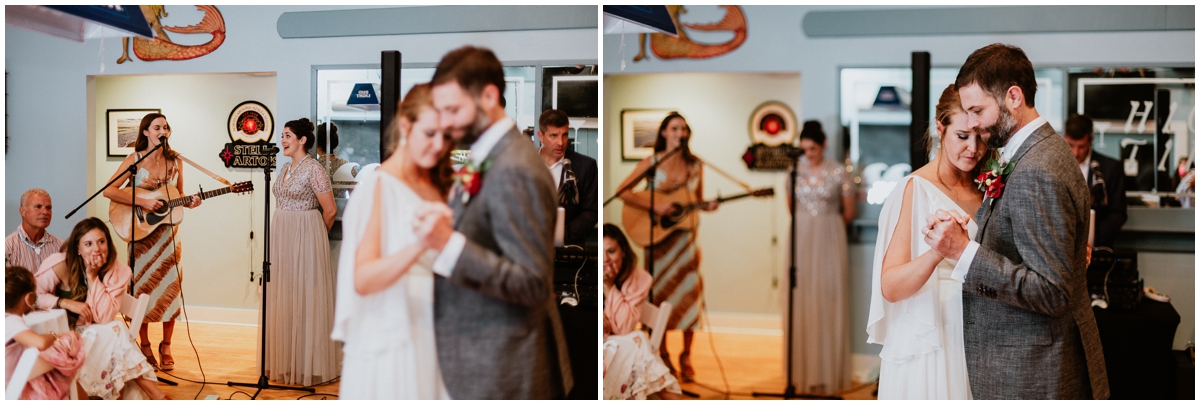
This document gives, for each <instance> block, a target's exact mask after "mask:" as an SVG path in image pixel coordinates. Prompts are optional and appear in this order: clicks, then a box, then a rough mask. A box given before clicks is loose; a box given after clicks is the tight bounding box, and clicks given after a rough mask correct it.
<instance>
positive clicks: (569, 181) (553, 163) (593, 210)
mask: <svg viewBox="0 0 1200 405" xmlns="http://www.w3.org/2000/svg"><path fill="white" fill-rule="evenodd" d="M567 124H568V122H567V113H564V112H562V111H560V110H546V111H545V112H543V113H542V116H541V117H539V118H538V140H540V141H541V142H542V148H541V149H539V150H538V154H540V155H541V156H542V161H544V162H545V163H546V166H549V167H550V176H551V177H553V178H554V186H555V187H557V188H558V206H559V207H563V208H564V209H565V210H566V215H565V218H564V221H563V222H564V224H563V233H564V235H563V241H564V243H565V244H567V245H579V246H583V245H584V244H585V243H587V241H589V240H593V241H594V240H596V222H597V218H599V216H598V215H597V214H598V211H597V206H596V193H597V191H598V190H597V188H596V187H597V186H596V172H597V170H596V160H595V159H592V158H590V157H587V156H584V155H583V154H580V153H578V152H575V151H573V150H569V149H568V148H567V143H568V142H569V141H570V140H569V139H568V138H567V132H569V129H568V127H567Z"/></svg>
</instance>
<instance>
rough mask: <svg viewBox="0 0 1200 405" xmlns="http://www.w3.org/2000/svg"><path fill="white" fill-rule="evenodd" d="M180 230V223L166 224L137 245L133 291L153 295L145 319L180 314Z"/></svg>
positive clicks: (161, 319)
mask: <svg viewBox="0 0 1200 405" xmlns="http://www.w3.org/2000/svg"><path fill="white" fill-rule="evenodd" d="M177 232H179V225H162V226H159V227H158V228H157V229H155V230H154V231H152V232H150V235H147V236H146V237H145V238H143V239H142V240H139V241H137V245H136V246H134V250H133V257H134V260H133V265H134V274H133V280H134V281H133V290H134V291H135V292H134V294H133V295H134V296H140V295H142V294H149V295H150V308H149V310H147V311H146V318H145V319H144V320H143V322H146V323H149V322H173V321H175V318H177V317H179V306H180V299H179V292H180V289H181V288H182V285H183V284H182V277H183V264H182V262H181V261H180V257H181V256H180V255H181V252H182V251H181V249H180V242H179V241H180V238H179V235H176V233H177ZM172 236H174V238H172ZM172 239H174V240H172ZM172 242H174V243H172ZM177 267H178V270H177V269H176V268H177ZM134 333H137V331H134Z"/></svg>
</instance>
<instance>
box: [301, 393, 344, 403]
mask: <svg viewBox="0 0 1200 405" xmlns="http://www.w3.org/2000/svg"><path fill="white" fill-rule="evenodd" d="M317 395H325V398H328V397H334V398H337V397H338V396H337V394H322V393H320V392H318V393H314V394H305V395H301V396H300V398H296V400H297V401H299V400H301V399H304V398H305V397H314V396H317ZM325 398H321V400H322V401H323V400H325Z"/></svg>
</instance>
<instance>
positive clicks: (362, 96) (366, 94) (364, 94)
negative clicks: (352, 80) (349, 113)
mask: <svg viewBox="0 0 1200 405" xmlns="http://www.w3.org/2000/svg"><path fill="white" fill-rule="evenodd" d="M346 106H347V107H350V108H357V109H360V110H364V111H378V110H379V97H378V96H377V95H376V93H375V86H374V85H373V84H371V83H356V84H355V85H354V89H353V90H351V91H350V99H348V100H346Z"/></svg>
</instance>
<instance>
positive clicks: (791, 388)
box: [753, 148, 842, 399]
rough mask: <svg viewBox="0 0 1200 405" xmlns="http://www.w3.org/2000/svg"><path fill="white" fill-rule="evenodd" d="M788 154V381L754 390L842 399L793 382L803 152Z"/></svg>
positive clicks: (786, 396)
mask: <svg viewBox="0 0 1200 405" xmlns="http://www.w3.org/2000/svg"><path fill="white" fill-rule="evenodd" d="M788 155H789V156H792V158H793V161H792V170H791V173H790V176H791V180H792V183H791V187H790V189H789V190H788V195H789V196H791V201H792V203H791V204H790V205H789V206H788V214H789V216H790V217H791V242H792V246H791V249H790V250H791V258H790V263H789V264H788V307H787V328H788V329H787V382H785V383H784V384H785V387H786V388H784V389H783V392H782V393H777V392H757V391H756V392H754V393H753V395H754V396H756V397H780V398H783V399H842V397H839V396H833V395H814V394H803V393H801V394H797V393H796V385H795V384H793V383H792V368H793V366H792V341H793V339H795V335H796V333H795V327H794V325H793V324H794V323H795V311H796V308H795V306H794V304H795V300H796V208H795V205H796V203H797V201H796V196H795V192H796V191H795V190H796V184H797V183H798V180H799V179H800V156H803V154H802V153H801V152H800V151H799V149H796V148H789V149H788Z"/></svg>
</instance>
